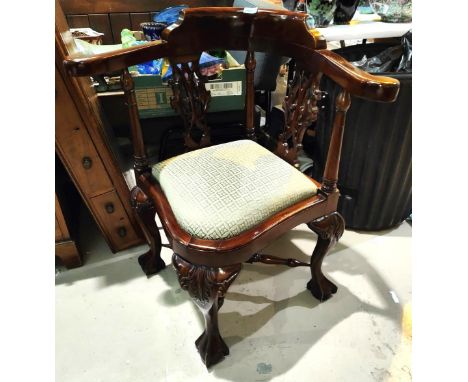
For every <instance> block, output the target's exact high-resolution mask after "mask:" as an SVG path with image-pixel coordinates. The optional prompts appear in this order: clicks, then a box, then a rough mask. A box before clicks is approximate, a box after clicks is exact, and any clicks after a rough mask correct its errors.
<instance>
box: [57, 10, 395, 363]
mask: <svg viewBox="0 0 468 382" xmlns="http://www.w3.org/2000/svg"><path fill="white" fill-rule="evenodd" d="M306 17H307V15H305V14H302V13H295V12H289V11H273V10H258V11H257V12H254V13H248V12H245V11H244V8H228V7H221V8H213V7H207V8H198V9H186V10H184V11H183V13H182V15H181V16H180V17H179V20H178V21H177V23H176V24H174V25H172V26H170V27H168V28H166V29H165V30H164V31H163V33H162V38H163V40H164V41H163V42H161V43H160V44H156V43H152V44H148V45H145V46H141V47H138V48H132V49H125V50H120V51H116V52H111V53H107V54H102V55H96V56H93V57H83V56H81V57H79V56H69V57H67V58H66V59H65V62H64V64H65V67H66V68H67V70H68V71H69V72H70V73H72V74H73V75H85V74H93V73H104V72H105V71H106V70H109V69H113V70H120V71H125V70H126V67H127V66H128V65H129V64H130V63H131V64H136V63H137V62H142V61H146V60H148V59H150V58H159V57H168V58H169V60H170V61H171V64H172V67H173V69H174V72H175V73H176V74H175V76H176V80H175V82H177V85H176V88H175V94H176V96H175V101H173V106H174V107H175V109H176V110H178V111H179V113H180V114H181V115H182V117H183V118H188V117H190V118H191V119H190V120H191V123H192V125H190V126H188V127H189V129H188V130H187V129H186V131H190V129H191V128H192V127H193V126H194V125H193V122H194V121H201V120H202V118H201V117H202V116H203V113H201V114H200V113H199V112H200V110H202V109H203V107H202V109H200V108H196V107H194V106H193V105H195V103H194V102H195V101H200V100H201V99H202V98H203V97H200V94H197V91H198V90H199V83H198V82H197V81H195V80H194V78H191V76H193V73H194V71H195V72H196V70H197V65H198V57H199V56H200V54H201V52H203V51H209V50H220V49H225V50H244V51H247V57H246V61H245V66H246V69H247V75H246V76H247V78H246V80H247V81H246V83H247V88H246V105H245V112H246V124H245V125H246V129H245V135H246V137H247V138H250V139H255V129H254V125H253V109H254V106H255V105H254V101H253V92H254V89H253V72H254V68H255V52H257V51H260V52H269V53H275V54H277V55H280V56H286V57H292V58H293V59H294V60H295V63H296V73H295V75H294V80H293V84H291V86H290V88H289V90H288V98H287V99H286V101H285V103H284V108H285V112H286V126H285V130H284V132H283V134H282V135H280V139H279V142H278V145H277V148H276V153H277V154H278V155H279V156H281V157H283V158H284V159H285V160H287V161H288V162H289V163H291V164H293V165H297V155H298V153H299V151H300V149H301V144H302V138H303V135H304V131H305V128H306V127H307V126H308V125H309V124H310V123H311V122H313V121H314V120H316V119H317V115H318V108H317V101H318V100H319V99H320V97H321V92H320V89H319V83H320V78H321V76H322V75H325V76H328V77H330V78H331V79H332V80H334V81H336V82H337V83H338V84H339V85H340V86H341V87H342V92H341V93H340V96H339V97H338V99H337V113H336V118H335V121H334V125H333V134H332V139H331V143H330V148H329V151H328V159H327V165H326V170H325V175H324V180H323V182H322V183H320V182H318V181H316V180H313V179H310V181H311V186H312V182H313V183H314V184H315V185H316V186H317V187H318V193H317V194H316V195H315V196H313V197H310V198H308V199H306V200H303V201H301V202H298V203H295V204H294V205H292V206H290V207H288V208H285V209H284V210H282V211H280V212H278V213H276V214H274V215H273V216H271V217H269V218H268V219H266V220H265V221H263V222H262V223H260V224H258V225H257V226H256V227H254V228H251V229H249V230H247V231H244V232H242V233H240V234H238V235H236V236H234V237H230V238H226V239H223V240H206V239H200V238H197V237H194V236H192V235H190V234H189V233H188V232H186V231H185V230H183V229H182V228H181V226H180V225H179V224H178V222H177V219H176V218H175V215H174V213H173V209H172V207H173V206H171V204H170V203H169V201H168V199H167V198H166V196H165V194H164V191H163V190H162V188H161V186H160V185H159V184H158V182H157V180H156V179H155V178H154V177H153V176H152V174H151V172H150V170H149V169H146V170H145V168H141V170H138V171H136V182H137V189H136V190H137V191H135V195H138V197H136V196H135V198H139V200H140V201H145V203H146V201H149V200H151V201H152V203H154V204H151V206H152V208H153V206H154V209H155V212H156V213H157V215H158V216H159V217H160V219H161V222H162V225H163V228H164V231H165V233H166V236H167V238H168V240H169V245H170V247H171V248H172V250H173V251H174V257H173V265H174V267H175V268H176V271H177V273H178V276H179V282H180V285H181V286H182V288H183V289H186V290H187V291H188V292H189V294H190V296H191V297H192V298H193V300H194V302H195V303H196V304H197V306H198V307H199V308H200V309H201V311H202V313H203V315H204V317H205V331H204V332H203V334H202V335H201V336H200V338H199V339H198V340H197V341H196V346H197V349H198V351H199V353H200V355H201V357H202V360H203V362H204V363H205V364H206V365H207V367H210V366H211V365H213V364H215V363H217V362H219V361H221V360H222V359H223V358H224V356H225V355H227V354H228V352H229V349H228V348H227V346H226V344H225V343H224V341H223V339H222V338H221V336H220V334H219V328H218V309H219V308H220V306H221V305H222V301H223V298H224V294H225V293H226V291H227V288H228V287H229V285H230V283H231V282H232V280H233V279H234V278H235V277H236V276H237V274H238V273H239V271H240V266H241V263H243V262H264V263H267V264H282V265H289V266H304V265H308V266H309V267H310V269H311V274H312V279H311V281H310V282H309V283H308V284H307V288H308V289H309V290H310V292H311V293H312V295H313V296H315V297H316V298H317V299H319V300H320V301H324V300H326V299H328V298H330V297H331V296H332V295H333V294H334V293H336V291H337V287H336V286H335V285H334V284H333V283H332V282H331V281H330V280H328V279H327V278H326V277H325V275H324V274H323V272H322V269H321V267H322V261H323V258H324V257H325V256H326V254H327V253H328V252H329V250H330V249H331V248H332V247H333V245H334V244H335V243H336V242H337V241H338V239H339V238H340V237H341V235H342V233H343V230H344V226H345V225H344V221H343V218H342V217H341V216H340V215H339V214H338V213H337V212H336V209H337V203H338V196H339V192H338V190H337V188H336V184H337V179H338V168H339V161H340V153H341V146H342V139H343V131H344V126H345V116H346V110H347V109H348V108H349V104H350V100H351V96H357V97H363V98H368V99H371V100H376V101H382V102H390V101H392V100H394V99H395V98H396V96H397V94H398V81H396V80H394V79H390V78H386V77H379V76H373V75H371V74H368V73H366V72H363V71H361V70H359V69H356V68H354V67H353V66H352V65H351V64H349V63H347V62H346V61H345V60H344V59H342V58H341V57H339V56H337V55H334V54H333V53H331V52H329V51H327V50H326V44H325V41H324V39H323V38H322V37H321V36H320V35H319V34H318V33H317V31H313V30H312V31H310V30H308V29H307V26H306V23H305V19H306ZM182 78H184V80H182ZM122 82H123V83H124V85H125V86H128V89H127V90H126V94H127V103H128V104H129V107H130V109H132V108H133V101H132V96H131V82H130V81H127V80H126V78H125V77H123V81H122ZM181 89H183V92H184V93H178V91H182V90H181ZM197 89H198V90H197ZM181 97H186V98H185V99H186V100H190V102H191V103H192V106H191V107H190V108H189V109H187V110H181V108H180V105H179V103H180V102H181V100H182V98H181ZM190 102H189V103H190ZM202 105H206V103H205V104H204V103H203V102H202ZM133 109H134V108H133ZM184 113H185V115H184ZM133 115H134V116H135V115H136V111H135V110H134V111H133ZM198 127H199V128H201V129H202V130H203V129H204V127H205V125H198ZM132 129H135V131H137V130H140V126H139V122H138V121H137V120H136V118H133V120H132ZM203 131H204V130H203ZM134 136H135V137H136V141H137V142H136V146H134V147H135V151H136V153H137V154H138V155H136V159H135V168H137V169H138V168H139V164H138V163H139V162H138V161H139V158H140V154H141V153H142V151H141V149H142V143H141V139H140V138H139V137H138V135H136V134H135V135H134ZM207 136H208V133H205V137H207ZM195 143H196V144H195ZM195 143H193V142H190V140H188V139H186V146H187V148H188V149H193V148H195V146H197V145H198V147H200V146H201V145H200V142H195ZM203 143H206V144H208V143H209V142H208V140H205V141H204V142H203ZM134 145H135V142H134ZM187 171H188V172H189V171H190V169H189V168H188V169H187ZM148 211H149V210H148ZM153 214H154V212H151V213H150V212H148V215H147V216H146V218H145V219H146V220H147V221H151V222H150V223H143V225H145V224H146V228H143V230H144V231H145V232H147V235H148V232H154V234H153V236H154V241H155V242H157V243H160V241H158V240H159V239H157V238H156V228H155V223H154V216H153ZM140 220H141V221H143V219H140ZM301 223H307V224H308V225H309V227H310V229H311V230H313V231H314V232H316V233H317V234H318V236H319V239H318V241H317V245H316V247H315V250H314V252H313V254H312V258H311V262H310V264H305V263H303V262H301V261H299V260H297V259H293V258H289V259H280V258H278V257H273V256H269V255H261V254H259V253H260V251H261V250H262V249H263V248H265V247H266V246H267V245H268V244H270V243H271V242H272V241H273V240H275V239H277V238H278V237H279V236H281V235H282V234H284V233H285V232H287V231H289V230H291V229H292V228H294V227H296V226H297V225H299V224H301ZM153 236H152V237H153ZM148 241H149V243H150V242H151V240H148ZM150 245H151V243H150ZM153 248H154V250H152V251H150V252H149V253H148V254H147V255H145V256H146V257H145V258H144V259H143V260H144V261H142V268H143V270H144V271H145V273H146V274H147V275H150V274H154V273H157V272H159V271H160V270H161V269H162V268H161V267H159V268H158V267H152V266H148V265H147V264H148V263H150V262H153V264H157V262H158V261H159V259H160V254H159V253H160V245H159V244H156V245H153ZM150 253H152V255H151V256H153V257H151V256H150V255H149V254H150Z"/></svg>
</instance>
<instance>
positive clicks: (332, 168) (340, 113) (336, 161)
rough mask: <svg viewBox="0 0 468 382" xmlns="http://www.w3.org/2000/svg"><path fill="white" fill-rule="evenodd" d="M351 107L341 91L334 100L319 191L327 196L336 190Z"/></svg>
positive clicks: (347, 94) (349, 100)
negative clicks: (332, 116) (334, 111)
mask: <svg viewBox="0 0 468 382" xmlns="http://www.w3.org/2000/svg"><path fill="white" fill-rule="evenodd" d="M350 105H351V96H350V95H349V93H348V92H347V91H346V90H342V91H341V92H340V93H339V94H338V97H337V98H336V114H335V120H334V122H333V130H332V135H331V139H330V145H329V147H328V155H327V162H326V165H325V171H324V173H323V180H322V187H321V190H322V191H324V192H326V193H327V194H329V193H332V192H334V191H335V190H336V184H337V182H338V171H339V168H340V156H341V146H342V143H343V133H344V126H345V121H346V112H347V111H348V109H349V107H350Z"/></svg>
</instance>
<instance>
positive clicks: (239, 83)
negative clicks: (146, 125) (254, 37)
mask: <svg viewBox="0 0 468 382" xmlns="http://www.w3.org/2000/svg"><path fill="white" fill-rule="evenodd" d="M133 81H134V83H135V94H136V98H137V104H138V111H139V114H140V118H154V117H168V116H174V115H177V113H176V112H175V111H174V110H173V109H172V107H171V96H172V95H173V93H172V88H171V87H170V86H169V85H167V84H165V83H163V82H162V80H161V76H159V75H139V76H135V77H133ZM205 85H206V88H207V90H210V91H211V100H210V104H209V106H208V113H210V112H219V111H227V110H242V109H243V108H244V105H245V68H244V67H243V66H239V67H235V68H230V69H225V70H223V71H222V72H221V74H220V77H219V78H217V79H215V80H211V81H209V82H208V83H206V84H205Z"/></svg>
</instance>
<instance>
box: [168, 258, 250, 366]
mask: <svg viewBox="0 0 468 382" xmlns="http://www.w3.org/2000/svg"><path fill="white" fill-rule="evenodd" d="M172 264H173V265H174V268H175V270H176V272H177V276H178V278H179V284H180V286H181V288H182V289H184V290H186V291H187V292H188V293H189V295H190V297H191V298H192V300H193V301H194V303H195V304H196V305H197V307H198V308H199V309H200V311H201V312H202V314H203V316H204V318H205V330H204V332H203V333H202V334H201V336H200V337H198V339H197V340H196V341H195V346H196V347H197V349H198V352H199V353H200V356H201V358H202V361H203V362H204V364H205V365H206V367H207V368H209V367H210V366H212V365H214V364H216V363H218V362H220V361H221V360H222V359H223V358H224V357H225V356H226V355H228V354H229V348H228V346H227V345H226V343H225V342H224V340H223V338H222V337H221V334H220V333H219V326H218V310H219V308H221V306H222V305H223V302H224V296H225V294H226V292H227V290H228V288H229V286H230V285H231V284H232V282H233V281H234V280H235V279H236V277H237V275H238V274H239V272H240V270H241V267H242V265H241V264H235V265H229V266H224V267H219V268H217V267H207V266H205V265H195V264H192V263H189V262H188V261H186V260H184V259H182V258H181V257H180V256H178V255H177V254H175V253H174V255H173V256H172Z"/></svg>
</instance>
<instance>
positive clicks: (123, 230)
mask: <svg viewBox="0 0 468 382" xmlns="http://www.w3.org/2000/svg"><path fill="white" fill-rule="evenodd" d="M118 234H119V236H120V237H125V236H127V230H126V228H125V227H120V228H119V231H118Z"/></svg>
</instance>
